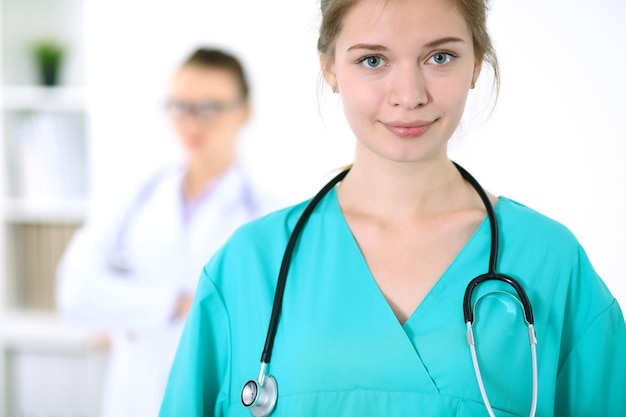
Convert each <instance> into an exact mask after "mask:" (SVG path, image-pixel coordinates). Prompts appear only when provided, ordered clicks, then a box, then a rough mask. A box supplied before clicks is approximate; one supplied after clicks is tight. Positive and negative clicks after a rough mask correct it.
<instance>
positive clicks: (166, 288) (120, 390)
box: [57, 48, 277, 417]
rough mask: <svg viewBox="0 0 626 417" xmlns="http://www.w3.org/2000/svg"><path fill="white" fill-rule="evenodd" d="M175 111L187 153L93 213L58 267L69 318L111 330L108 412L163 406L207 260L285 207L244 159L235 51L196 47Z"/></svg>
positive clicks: (123, 414)
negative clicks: (104, 211) (102, 214)
mask: <svg viewBox="0 0 626 417" xmlns="http://www.w3.org/2000/svg"><path fill="white" fill-rule="evenodd" d="M167 111H168V114H169V117H170V118H171V122H172V125H173V127H174V130H175V132H176V134H177V136H178V137H179V139H180V144H181V145H182V147H183V149H184V151H185V152H184V155H185V159H184V162H183V163H182V164H181V163H176V164H172V166H167V167H164V168H163V169H161V170H159V171H158V172H157V173H155V174H154V175H152V176H151V177H150V178H149V180H148V181H146V182H145V183H143V184H142V185H141V187H139V189H138V190H137V191H136V193H135V194H134V196H133V198H132V199H131V201H125V202H121V204H120V210H118V211H116V212H115V213H113V212H112V213H110V214H111V215H110V219H109V221H108V222H100V224H96V222H94V221H91V220H90V221H87V223H86V224H85V226H84V227H83V228H82V229H81V230H79V231H78V232H77V234H76V235H75V237H74V238H73V240H72V242H71V243H70V245H69V247H68V249H67V251H66V253H65V254H64V256H63V259H62V260H61V262H60V264H59V267H58V288H57V304H58V307H59V310H60V312H61V314H62V315H63V317H64V318H66V319H67V320H71V321H73V322H75V323H79V324H81V325H87V326H89V327H91V328H94V329H101V330H104V331H106V332H107V334H108V335H109V337H110V341H111V348H110V349H111V350H110V360H109V364H108V369H107V374H106V378H105V381H104V392H103V396H102V407H101V408H102V416H103V417H127V416H128V417H131V416H132V417H151V416H156V415H157V414H158V409H159V406H160V403H161V398H162V395H163V391H164V388H165V383H166V379H167V376H168V373H169V369H170V365H171V362H172V360H173V356H174V353H175V350H176V347H177V344H178V339H179V336H180V333H181V331H182V327H183V324H184V321H185V318H186V316H187V312H188V310H189V307H190V305H191V300H192V298H193V294H194V291H195V287H196V284H197V279H198V277H199V276H200V274H201V271H202V267H203V266H204V264H205V263H206V262H207V261H208V259H209V258H210V257H211V255H212V254H213V252H214V251H215V250H216V249H217V248H218V247H219V246H221V244H222V243H223V242H224V241H225V240H226V239H227V237H229V235H230V234H231V232H233V231H234V230H235V229H236V228H237V227H238V226H240V225H241V224H243V223H245V222H247V221H249V220H251V219H253V218H255V217H257V216H259V215H261V214H264V213H266V212H268V211H270V210H272V209H275V208H277V200H275V199H274V198H273V197H271V196H269V195H267V194H265V193H263V192H260V191H259V190H258V189H257V187H256V186H254V185H253V183H252V182H251V180H250V178H249V177H248V176H247V175H246V173H245V170H244V169H243V167H242V166H241V163H240V161H239V160H238V157H237V137H238V134H239V132H240V130H241V128H242V127H243V126H244V125H245V124H246V122H247V121H248V120H249V117H250V111H251V109H250V102H249V85H248V82H247V80H246V75H245V71H244V68H243V67H242V64H241V63H240V61H239V60H238V59H237V58H236V57H235V56H233V55H231V54H229V53H227V52H225V51H222V50H218V49H206V48H200V49H198V50H196V51H195V52H194V53H193V54H192V55H191V56H190V57H188V58H187V60H186V61H184V63H183V64H182V66H181V67H180V68H179V69H178V70H177V72H176V73H175V75H174V77H173V80H172V82H171V85H170V90H169V97H168V101H167Z"/></svg>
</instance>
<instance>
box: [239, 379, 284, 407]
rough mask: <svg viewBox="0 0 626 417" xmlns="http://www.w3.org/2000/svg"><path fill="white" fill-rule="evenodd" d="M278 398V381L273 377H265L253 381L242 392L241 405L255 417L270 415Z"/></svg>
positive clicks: (247, 383)
mask: <svg viewBox="0 0 626 417" xmlns="http://www.w3.org/2000/svg"><path fill="white" fill-rule="evenodd" d="M277 398H278V387H277V385H276V380H275V379H274V377H273V376H271V375H263V376H262V377H261V378H260V379H259V380H258V381H257V380H256V379H251V380H249V381H248V382H246V384H245V385H244V386H243V389H242V390H241V403H242V404H243V406H244V407H246V408H247V409H249V410H250V414H252V415H253V416H255V417H264V416H267V415H269V414H270V413H271V412H272V410H274V406H275V405H276V399H277Z"/></svg>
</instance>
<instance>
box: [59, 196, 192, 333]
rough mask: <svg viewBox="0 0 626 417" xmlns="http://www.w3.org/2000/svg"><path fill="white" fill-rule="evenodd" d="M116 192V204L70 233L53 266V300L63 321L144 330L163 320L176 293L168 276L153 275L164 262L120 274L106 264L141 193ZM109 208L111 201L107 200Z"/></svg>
mask: <svg viewBox="0 0 626 417" xmlns="http://www.w3.org/2000/svg"><path fill="white" fill-rule="evenodd" d="M142 189H143V187H141V185H140V186H139V187H138V188H137V189H135V190H134V192H133V193H131V192H128V191H127V192H125V193H121V194H123V195H124V197H127V198H120V199H119V200H118V201H121V203H117V204H115V203H114V204H115V205H117V207H109V209H108V210H106V211H107V213H104V211H105V210H102V209H100V208H99V207H98V208H94V209H93V210H92V211H96V210H100V212H98V214H99V216H94V213H93V212H92V213H91V217H90V219H89V221H88V222H87V223H86V224H85V225H84V226H83V227H82V228H81V229H80V230H79V231H77V233H76V234H75V235H74V237H73V238H72V240H71V242H70V244H69V246H68V247H67V249H66V251H65V253H64V254H63V257H62V259H61V261H60V262H59V265H58V267H57V271H56V272H57V285H56V303H57V307H58V310H59V312H60V313H61V315H62V317H63V318H65V319H66V320H69V321H72V322H74V323H77V324H79V325H84V326H89V327H93V328H98V329H102V330H108V331H117V330H120V331H130V332H135V333H136V332H141V331H150V330H151V329H156V328H159V327H162V326H163V325H164V324H168V323H169V322H171V320H172V314H173V312H174V309H175V307H176V303H177V300H178V297H179V294H180V291H179V290H178V288H172V285H173V284H172V282H171V280H169V281H168V280H164V279H157V278H158V277H159V276H161V277H162V276H164V274H168V273H172V271H169V270H168V271H166V270H165V269H167V268H166V267H165V266H164V261H165V260H162V261H161V262H155V263H154V265H153V266H151V268H152V269H151V270H147V269H145V268H142V270H140V271H134V272H126V273H120V272H119V271H116V270H115V269H114V268H112V267H111V262H110V258H111V253H112V248H113V247H114V246H115V245H114V242H115V239H116V237H117V234H118V233H119V230H120V228H121V227H122V224H123V222H124V220H125V218H126V217H127V216H128V213H129V212H130V211H131V210H133V202H134V201H135V200H136V199H137V195H138V194H139V193H140V192H141V191H142ZM108 205H109V206H111V203H110V202H109V203H108Z"/></svg>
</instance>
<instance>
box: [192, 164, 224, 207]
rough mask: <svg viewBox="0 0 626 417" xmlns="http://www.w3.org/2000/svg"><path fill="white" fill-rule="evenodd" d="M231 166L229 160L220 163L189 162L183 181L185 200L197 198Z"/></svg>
mask: <svg viewBox="0 0 626 417" xmlns="http://www.w3.org/2000/svg"><path fill="white" fill-rule="evenodd" d="M231 165H232V161H231V160H224V161H221V162H220V163H218V162H216V161H214V162H211V163H207V162H204V161H194V160H191V161H189V163H188V165H187V171H186V172H185V180H184V195H185V198H187V199H191V200H192V199H194V198H197V197H199V196H200V195H201V194H202V193H204V191H205V190H206V189H207V188H209V187H210V186H211V184H213V183H214V182H215V180H216V179H217V178H219V177H220V176H221V175H222V174H223V173H224V172H226V170H227V169H228V168H229V167H230V166H231Z"/></svg>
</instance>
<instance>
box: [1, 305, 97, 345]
mask: <svg viewBox="0 0 626 417" xmlns="http://www.w3.org/2000/svg"><path fill="white" fill-rule="evenodd" d="M0 317H1V318H0V344H2V345H3V346H4V347H5V348H9V349H37V350H48V351H50V350H61V351H68V350H71V351H84V350H102V351H105V350H107V349H108V339H107V337H106V336H105V335H104V334H103V333H100V332H95V331H92V330H87V329H84V328H81V327H77V326H74V325H70V324H68V323H65V322H63V321H62V320H61V319H60V318H59V317H58V316H56V315H55V314H53V313H34V312H28V313H27V312H8V313H5V314H3V315H2V316H0Z"/></svg>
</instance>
